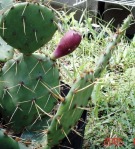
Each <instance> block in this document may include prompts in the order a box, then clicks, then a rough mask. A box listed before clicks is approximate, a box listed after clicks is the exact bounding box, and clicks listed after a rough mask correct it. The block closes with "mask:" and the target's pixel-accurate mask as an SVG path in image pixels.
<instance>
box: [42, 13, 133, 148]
mask: <svg viewBox="0 0 135 149" xmlns="http://www.w3.org/2000/svg"><path fill="white" fill-rule="evenodd" d="M74 14H75V13H71V14H70V15H66V14H65V13H64V12H61V13H60V12H59V16H60V20H62V23H63V28H62V32H60V31H58V32H57V33H56V34H55V36H54V38H53V40H52V41H50V42H49V44H48V45H47V46H46V47H45V49H48V50H45V49H44V50H43V51H44V52H45V53H48V54H49V53H51V52H52V51H53V50H54V47H56V45H57V44H58V42H59V40H60V38H61V37H62V35H63V33H64V32H65V31H67V30H68V29H69V28H73V29H76V30H78V31H80V32H81V33H83V34H84V33H85V32H86V28H88V29H89V30H90V31H91V32H92V34H93V38H91V39H90V40H88V39H87V38H84V39H83V40H82V42H81V44H80V46H79V47H78V48H77V50H76V51H75V52H73V53H72V54H70V55H68V56H65V57H63V58H61V59H59V60H58V61H57V62H58V64H59V65H60V70H61V79H62V80H63V81H64V82H65V83H68V84H69V85H72V83H73V80H74V79H75V78H76V77H77V76H78V75H80V74H81V72H82V71H83V70H85V69H94V68H95V63H96V62H97V60H98V58H99V56H100V54H101V53H103V51H104V48H105V47H106V45H107V43H108V42H109V41H110V40H111V35H112V34H113V31H111V27H112V24H111V22H110V23H107V24H104V25H103V24H102V23H101V24H100V25H101V28H102V29H101V32H100V33H97V32H96V31H95V30H93V29H92V26H91V19H87V17H85V15H84V16H83V17H84V18H85V21H81V20H80V21H79V22H77V21H76V20H75V19H74ZM71 18H72V22H71V23H70V24H67V23H68V21H69V20H70V19H71ZM105 32H106V33H107V34H108V36H107V37H105ZM134 40H135V39H134ZM134 40H133V41H130V40H129V39H128V38H127V37H125V36H123V38H122V39H121V41H120V43H119V44H118V45H117V46H116V48H115V51H114V53H113V56H112V58H111V60H110V62H109V64H108V66H107V67H106V69H105V70H104V72H103V74H102V77H101V78H100V79H99V80H98V83H97V85H95V88H94V91H93V94H92V100H91V101H90V102H89V105H88V108H87V110H88V119H87V125H86V131H85V140H84V149H87V148H88V149H94V148H96V149H97V148H99V149H102V148H105V147H104V145H103V142H104V140H105V139H106V138H113V137H115V138H116V137H118V138H121V139H122V140H123V142H124V145H123V146H121V147H118V148H120V149H121V148H123V149H125V148H127V149H133V148H135V145H133V139H134V138H135V41H134ZM108 148H110V149H113V148H117V147H114V146H110V147H108Z"/></svg>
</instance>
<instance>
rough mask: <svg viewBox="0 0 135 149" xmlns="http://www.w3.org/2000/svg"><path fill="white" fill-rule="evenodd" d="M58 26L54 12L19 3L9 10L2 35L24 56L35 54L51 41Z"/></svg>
mask: <svg viewBox="0 0 135 149" xmlns="http://www.w3.org/2000/svg"><path fill="white" fill-rule="evenodd" d="M56 30H57V25H56V22H55V16H54V13H53V11H52V10H50V9H48V8H47V7H45V6H43V5H39V4H34V3H27V2H25V3H18V4H15V5H14V6H13V7H12V8H10V9H9V10H7V11H6V12H5V13H4V14H3V17H2V20H1V23H0V35H1V36H2V38H3V39H4V40H5V41H6V42H7V43H8V44H9V45H11V46H12V47H14V48H16V49H18V50H20V52H22V53H24V54H29V53H33V52H34V51H36V50H38V49H39V48H40V47H42V46H43V45H44V44H46V43H47V42H48V41H49V40H51V38H52V36H53V35H54V33H55V31H56Z"/></svg>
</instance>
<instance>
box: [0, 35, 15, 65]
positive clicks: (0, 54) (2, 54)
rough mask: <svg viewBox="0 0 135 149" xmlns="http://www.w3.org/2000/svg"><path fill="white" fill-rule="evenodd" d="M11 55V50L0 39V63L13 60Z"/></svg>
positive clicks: (12, 52)
mask: <svg viewBox="0 0 135 149" xmlns="http://www.w3.org/2000/svg"><path fill="white" fill-rule="evenodd" d="M13 54H14V51H13V48H12V47H11V46H9V45H8V44H7V43H6V42H5V41H4V40H3V39H2V38H1V37H0V61H1V62H6V61H7V60H9V59H11V58H13Z"/></svg>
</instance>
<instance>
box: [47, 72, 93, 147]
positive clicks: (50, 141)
mask: <svg viewBox="0 0 135 149" xmlns="http://www.w3.org/2000/svg"><path fill="white" fill-rule="evenodd" d="M83 75H84V76H83V77H81V78H80V79H78V81H77V82H76V83H75V84H74V85H73V86H72V88H71V89H70V91H69V93H68V95H67V96H66V100H65V102H63V103H62V104H61V105H60V107H59V109H58V111H57V113H56V115H55V117H54V118H53V121H52V123H51V125H50V127H49V129H48V134H47V142H46V144H47V146H46V148H45V149H47V148H48V147H52V146H53V145H56V144H58V142H59V141H60V140H62V139H63V138H64V137H67V135H68V133H69V132H70V130H71V129H72V128H73V127H74V126H75V124H76V123H77V121H78V120H79V118H80V117H81V114H82V112H83V109H84V108H85V107H86V105H87V104H88V101H89V98H90V96H91V93H92V90H93V86H94V83H93V81H94V77H93V72H89V73H88V74H85V73H84V74H83ZM68 118H69V119H70V120H68ZM54 134H55V135H54ZM67 138H68V137H67ZM68 140H69V142H70V138H68Z"/></svg>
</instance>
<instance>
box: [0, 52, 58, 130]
mask: <svg viewBox="0 0 135 149" xmlns="http://www.w3.org/2000/svg"><path fill="white" fill-rule="evenodd" d="M0 81H1V90H2V91H1V92H0V95H1V97H0V105H1V106H0V111H1V112H2V115H3V118H4V120H5V121H6V123H10V124H11V125H9V126H10V128H11V129H13V130H14V132H15V133H20V132H21V131H22V130H23V129H24V128H25V127H26V126H28V125H32V124H33V123H35V122H36V120H38V119H40V118H41V117H42V116H43V115H47V116H49V117H51V114H50V111H52V109H53V107H54V106H55V105H56V103H57V98H58V96H59V71H58V69H57V67H56V65H55V63H54V62H53V61H52V60H50V59H49V58H48V57H46V56H44V55H42V54H32V55H31V56H24V55H23V54H21V55H20V56H19V57H17V58H15V59H13V60H9V61H8V62H6V64H5V65H4V67H3V68H2V74H1V78H0Z"/></svg>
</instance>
